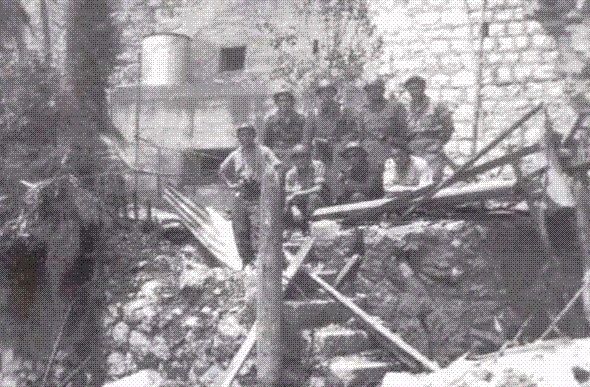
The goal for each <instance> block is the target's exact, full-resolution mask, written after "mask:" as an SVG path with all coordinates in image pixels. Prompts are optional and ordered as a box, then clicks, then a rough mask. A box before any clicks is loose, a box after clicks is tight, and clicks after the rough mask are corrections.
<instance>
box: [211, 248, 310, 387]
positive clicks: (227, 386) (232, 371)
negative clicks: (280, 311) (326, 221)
mask: <svg viewBox="0 0 590 387" xmlns="http://www.w3.org/2000/svg"><path fill="white" fill-rule="evenodd" d="M313 241H314V240H313V238H309V239H306V240H305V241H304V242H303V244H302V245H301V247H300V248H299V250H298V251H297V253H296V254H295V255H294V256H293V257H292V259H290V260H289V261H290V263H289V266H288V267H287V269H285V271H284V272H283V291H284V290H285V289H286V288H287V286H288V285H289V283H290V282H291V280H292V279H293V277H295V274H297V272H298V271H299V269H300V268H301V265H303V263H304V262H305V260H306V259H307V257H308V256H309V253H310V252H311V248H312V247H313ZM257 334H258V324H257V322H254V325H253V326H252V328H250V331H249V332H248V335H247V336H246V340H244V342H243V343H242V345H241V346H240V349H239V350H238V352H236V354H235V356H234V357H233V359H232V360H231V362H230V364H229V367H227V370H226V371H225V374H224V376H223V378H222V379H221V380H220V381H219V383H217V384H214V385H213V387H231V384H232V382H233V380H234V379H235V377H236V375H237V374H238V372H239V371H240V369H241V368H242V366H243V365H244V362H245V361H246V359H247V358H248V356H249V355H250V352H252V349H253V348H254V345H256V337H257Z"/></svg>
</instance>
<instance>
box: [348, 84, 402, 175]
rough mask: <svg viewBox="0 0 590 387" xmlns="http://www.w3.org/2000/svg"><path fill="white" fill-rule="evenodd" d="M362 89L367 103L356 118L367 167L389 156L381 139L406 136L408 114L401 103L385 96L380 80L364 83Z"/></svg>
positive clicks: (378, 163) (383, 85) (379, 163)
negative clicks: (367, 161)
mask: <svg viewBox="0 0 590 387" xmlns="http://www.w3.org/2000/svg"><path fill="white" fill-rule="evenodd" d="M364 89H365V92H366V95H367V103H366V104H365V105H364V106H363V107H362V108H361V110H360V114H359V118H358V122H359V128H360V135H361V140H362V145H363V147H364V148H365V149H366V150H367V152H368V154H369V160H370V162H371V166H372V167H376V166H382V165H383V163H384V162H385V160H386V159H387V157H388V156H389V152H388V151H387V149H386V147H385V139H386V138H388V137H395V136H397V137H405V136H406V135H407V133H406V132H407V125H408V122H407V121H408V113H407V111H406V108H405V107H404V105H403V104H402V103H401V102H397V101H393V100H388V99H387V98H385V96H384V93H385V82H384V81H383V79H381V78H377V79H376V80H374V81H372V82H369V83H367V84H366V85H365V87H364Z"/></svg>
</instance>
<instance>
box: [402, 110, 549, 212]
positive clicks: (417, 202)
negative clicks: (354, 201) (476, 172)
mask: <svg viewBox="0 0 590 387" xmlns="http://www.w3.org/2000/svg"><path fill="white" fill-rule="evenodd" d="M543 106H544V104H543V103H540V104H538V105H537V106H535V107H534V108H533V109H531V110H529V111H528V112H527V113H525V114H524V115H523V116H522V117H521V118H520V119H519V120H518V121H516V122H515V123H513V124H512V125H510V127H508V128H507V129H506V130H504V131H503V132H501V133H500V134H499V135H498V136H496V137H495V138H494V139H493V140H492V141H490V143H489V144H487V145H486V146H484V147H483V148H482V149H480V150H479V151H478V152H477V153H476V154H475V155H474V156H473V157H471V158H470V159H469V160H468V161H467V162H466V163H465V164H463V165H461V167H460V168H459V169H458V170H457V171H455V172H454V173H453V174H452V175H451V176H449V177H448V178H447V179H445V180H442V181H441V182H439V183H437V184H435V185H432V186H430V188H429V189H428V190H427V191H426V193H425V194H424V195H422V196H421V197H420V198H418V199H417V200H415V201H414V202H413V203H412V204H411V206H410V207H409V208H408V209H407V210H406V211H405V212H404V213H403V214H402V218H406V217H407V216H408V215H410V214H411V213H413V212H414V211H415V210H416V209H417V208H418V207H420V205H421V204H422V203H423V202H425V201H428V200H429V199H431V198H432V197H433V196H434V195H436V194H437V193H438V192H439V191H440V190H441V189H443V188H445V187H448V186H450V185H452V184H453V183H455V182H456V181H458V180H460V179H459V176H461V174H462V173H463V172H464V171H467V170H468V169H470V168H472V167H473V166H474V165H475V163H477V162H478V161H479V160H480V159H481V158H482V157H483V156H485V155H486V154H487V153H488V152H489V151H490V150H492V149H493V148H495V147H496V146H497V145H498V144H499V143H500V142H502V141H503V140H504V139H506V138H507V137H508V136H509V135H511V134H512V133H514V131H515V130H516V129H518V128H520V127H521V126H522V125H523V124H524V123H526V122H527V121H528V120H530V119H531V118H532V117H533V116H534V115H535V114H537V113H538V112H539V111H541V109H542V108H543Z"/></svg>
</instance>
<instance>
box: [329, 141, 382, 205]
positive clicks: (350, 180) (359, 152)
mask: <svg viewBox="0 0 590 387" xmlns="http://www.w3.org/2000/svg"><path fill="white" fill-rule="evenodd" d="M340 156H342V158H343V159H344V163H345V164H346V169H345V170H344V171H342V172H340V175H339V176H338V183H339V184H338V185H339V194H338V197H337V202H338V203H351V202H362V201H365V200H372V199H378V198H380V197H382V196H383V185H382V183H381V175H382V171H383V169H382V168H383V167H382V166H381V168H380V169H379V170H376V169H374V168H371V167H370V165H369V160H368V152H367V151H366V150H365V148H363V147H362V146H361V144H360V143H359V142H358V141H351V142H349V143H348V144H346V146H345V147H344V149H343V150H342V152H340Z"/></svg>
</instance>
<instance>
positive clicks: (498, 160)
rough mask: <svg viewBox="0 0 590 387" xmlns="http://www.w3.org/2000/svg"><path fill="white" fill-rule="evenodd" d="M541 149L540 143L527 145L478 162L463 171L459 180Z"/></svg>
mask: <svg viewBox="0 0 590 387" xmlns="http://www.w3.org/2000/svg"><path fill="white" fill-rule="evenodd" d="M539 151H541V145H539V144H533V145H529V146H525V147H523V148H521V149H518V150H516V151H514V152H510V153H508V154H505V155H504V156H500V157H498V158H496V159H493V160H490V161H487V162H485V163H482V164H478V165H476V166H474V167H473V168H470V169H468V170H466V171H463V172H461V173H460V174H459V175H458V176H457V179H458V180H466V179H470V178H472V177H475V176H476V175H479V174H482V173H485V172H487V171H491V170H492V169H494V168H498V167H501V166H504V165H507V164H513V163H514V162H515V161H518V160H520V159H522V158H523V157H525V156H528V155H532V154H533V153H537V152H539Z"/></svg>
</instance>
